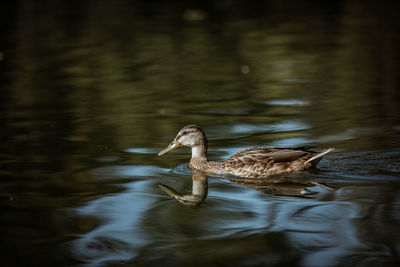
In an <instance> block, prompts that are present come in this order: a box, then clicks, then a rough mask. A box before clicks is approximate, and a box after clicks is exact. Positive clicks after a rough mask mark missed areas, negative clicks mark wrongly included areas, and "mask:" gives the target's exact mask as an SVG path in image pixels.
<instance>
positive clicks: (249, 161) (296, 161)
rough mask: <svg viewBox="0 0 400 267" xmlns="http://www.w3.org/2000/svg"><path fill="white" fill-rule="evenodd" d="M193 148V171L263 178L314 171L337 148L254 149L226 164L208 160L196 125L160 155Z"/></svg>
mask: <svg viewBox="0 0 400 267" xmlns="http://www.w3.org/2000/svg"><path fill="white" fill-rule="evenodd" d="M182 146H186V147H191V148H192V159H191V160H190V163H189V167H190V168H193V169H196V170H200V171H202V172H206V173H212V174H218V175H226V174H230V175H234V176H240V177H246V178H261V177H267V176H271V175H276V174H282V173H290V172H297V171H302V170H306V169H310V168H314V167H315V166H316V165H317V164H318V162H319V161H320V160H321V158H322V157H323V156H324V155H325V154H327V153H329V152H331V151H332V150H333V148H329V149H326V150H324V151H322V152H313V151H309V150H306V149H303V148H276V147H252V148H247V149H245V150H242V151H239V152H237V153H235V154H233V155H232V156H231V157H230V158H228V159H227V160H226V161H224V162H219V161H209V160H208V159H207V137H206V135H205V133H204V131H203V130H202V129H201V128H200V127H198V126H196V125H188V126H185V127H183V128H182V129H181V130H180V131H179V133H178V134H177V136H176V137H175V139H174V140H173V141H172V142H171V143H170V144H169V146H168V147H167V148H166V149H164V150H162V151H161V152H160V153H158V155H159V156H161V155H164V154H166V153H168V152H170V151H172V150H174V149H176V148H179V147H182Z"/></svg>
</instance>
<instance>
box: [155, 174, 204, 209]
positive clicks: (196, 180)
mask: <svg viewBox="0 0 400 267" xmlns="http://www.w3.org/2000/svg"><path fill="white" fill-rule="evenodd" d="M192 180H193V186H192V194H189V195H182V194H179V193H178V192H176V191H175V190H174V189H173V188H171V187H169V186H167V185H164V184H158V186H159V187H160V188H161V189H162V190H164V191H165V192H166V193H167V194H168V195H170V196H171V197H174V198H175V199H176V200H178V201H179V202H181V203H182V204H184V205H186V206H191V207H194V206H197V205H199V204H200V203H201V202H203V201H204V200H205V199H206V198H207V193H208V182H207V177H206V176H205V175H204V174H202V173H200V172H196V171H194V172H193V175H192Z"/></svg>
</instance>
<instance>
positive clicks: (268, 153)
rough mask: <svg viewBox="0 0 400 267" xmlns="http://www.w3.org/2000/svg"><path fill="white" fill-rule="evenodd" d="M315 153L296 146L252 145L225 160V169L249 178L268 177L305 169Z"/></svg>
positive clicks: (230, 172)
mask: <svg viewBox="0 0 400 267" xmlns="http://www.w3.org/2000/svg"><path fill="white" fill-rule="evenodd" d="M313 155H315V153H312V152H309V151H304V150H301V149H296V148H276V147H252V148H248V149H245V150H242V151H239V152H237V153H236V154H234V155H232V156H231V157H230V158H228V159H227V160H226V161H225V162H224V170H225V171H226V172H227V173H229V174H232V175H235V176H240V177H248V178H258V177H267V176H270V175H275V174H279V173H283V172H291V171H293V170H300V169H303V168H302V165H303V163H304V162H306V161H307V160H308V159H310V158H312V157H313Z"/></svg>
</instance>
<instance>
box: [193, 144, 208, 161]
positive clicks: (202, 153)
mask: <svg viewBox="0 0 400 267" xmlns="http://www.w3.org/2000/svg"><path fill="white" fill-rule="evenodd" d="M193 158H197V159H202V160H207V146H205V145H204V144H202V145H198V146H194V147H192V159H193Z"/></svg>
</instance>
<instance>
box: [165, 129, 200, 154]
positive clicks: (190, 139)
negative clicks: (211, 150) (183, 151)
mask: <svg viewBox="0 0 400 267" xmlns="http://www.w3.org/2000/svg"><path fill="white" fill-rule="evenodd" d="M182 146H186V147H191V148H193V147H204V148H205V149H207V138H206V135H205V133H204V131H203V130H202V129H201V128H200V127H199V126H196V125H188V126H185V127H183V128H182V129H181V130H180V131H179V132H178V134H177V135H176V137H175V139H174V140H173V141H172V142H171V143H170V144H169V145H168V147H167V148H165V149H164V150H162V151H160V153H158V155H159V156H162V155H164V154H167V153H168V152H170V151H172V150H174V149H177V148H180V147H182Z"/></svg>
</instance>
